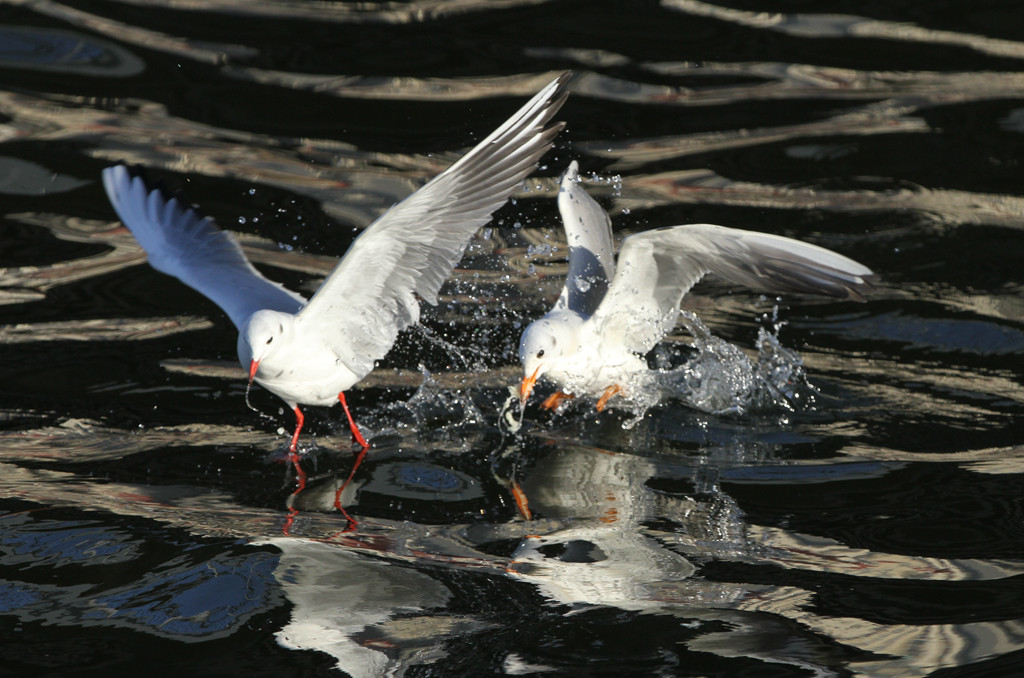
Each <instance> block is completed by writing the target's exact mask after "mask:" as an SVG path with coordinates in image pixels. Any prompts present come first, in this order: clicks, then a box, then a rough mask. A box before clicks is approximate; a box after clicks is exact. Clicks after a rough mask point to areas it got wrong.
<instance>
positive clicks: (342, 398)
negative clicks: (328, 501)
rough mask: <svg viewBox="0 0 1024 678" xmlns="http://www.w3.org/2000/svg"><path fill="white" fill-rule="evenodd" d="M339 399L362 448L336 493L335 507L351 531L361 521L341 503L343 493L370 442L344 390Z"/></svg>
mask: <svg viewBox="0 0 1024 678" xmlns="http://www.w3.org/2000/svg"><path fill="white" fill-rule="evenodd" d="M338 401H339V402H340V403H341V408H342V409H343V410H345V416H346V417H348V428H349V430H350V431H351V432H352V440H354V441H355V442H356V443H358V444H359V447H361V448H362V449H360V450H359V451H358V452H356V459H355V461H354V462H353V463H352V470H351V471H349V473H348V478H346V479H345V482H344V483H342V484H341V487H339V488H338V491H337V492H335V493H334V508H336V509H338V510H339V511H341V512H342V514H343V515H344V516H345V519H346V520H347V521H348V527H346V528H345V531H346V532H351V531H352V530H354V529H355V528H356V525H358V524H359V521H357V520H356V519H355V518H353V517H352V516H350V515H349V514H348V511H346V510H345V507H344V506H342V505H341V493H342V492H344V491H345V488H346V487H348V484H349V483H350V482H352V478H353V477H354V476H355V475H356V469H358V468H359V465H360V464H362V463H363V459H364V458H366V452H367V450H369V449H370V444H369V443H368V442H366V438H364V437H363V434H362V433H360V432H359V427H358V426H356V421H355V419H353V418H352V413H351V412H350V411H349V409H348V403H347V402H345V393H344V392H339V393H338Z"/></svg>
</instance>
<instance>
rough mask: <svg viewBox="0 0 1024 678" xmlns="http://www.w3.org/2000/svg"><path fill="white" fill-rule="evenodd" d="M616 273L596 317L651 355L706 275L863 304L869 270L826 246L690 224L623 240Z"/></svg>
mask: <svg viewBox="0 0 1024 678" xmlns="http://www.w3.org/2000/svg"><path fill="white" fill-rule="evenodd" d="M617 268H618V270H617V273H616V275H615V279H614V280H613V281H612V285H611V287H610V288H609V290H608V294H607V295H606V296H605V299H604V301H603V302H602V304H601V306H600V307H599V308H598V310H597V311H596V312H595V314H594V316H593V318H592V322H594V323H597V326H598V328H599V329H600V332H601V334H602V335H603V336H605V337H617V338H618V339H619V340H621V341H622V342H623V343H625V344H626V346H628V347H629V349H630V350H632V351H635V352H637V353H646V352H647V351H649V350H650V349H652V348H653V347H654V346H655V344H657V343H658V341H660V340H661V338H662V337H664V336H665V334H666V333H667V332H668V331H669V330H671V329H672V327H673V326H674V325H675V323H676V319H677V317H678V315H679V304H680V302H681V301H682V299H683V295H685V294H686V292H687V291H689V289H690V288H691V287H693V286H694V285H695V284H696V283H697V281H698V280H700V279H701V278H702V277H704V275H705V274H707V273H714V274H716V275H718V276H720V277H722V278H724V279H726V280H728V281H730V282H733V283H737V284H739V285H744V286H746V287H749V288H751V289H755V290H763V291H768V292H801V293H810V294H821V295H825V296H830V297H838V298H844V299H855V300H857V301H863V300H864V297H863V296H862V293H863V292H866V291H868V290H869V289H871V286H872V285H871V281H872V279H873V277H874V274H872V272H871V270H870V269H868V268H867V267H865V266H863V265H861V264H859V263H857V262H856V261H854V260H852V259H849V258H847V257H844V256H843V255H841V254H837V253H835V252H833V251H831V250H827V249H825V248H824V247H818V246H817V245H811V244H809V243H805V242H800V241H798V240H792V239H790V238H783V237H781V236H777V235H769V234H765V233H756V232H752V231H742V230H738V229H734V228H726V227H724V226H714V225H711V224H690V225H686V226H674V227H670V228H662V229H656V230H653V231H645V232H643V233H637V234H635V235H632V236H630V237H628V238H626V239H625V240H624V241H623V243H622V250H621V252H620V253H619V261H618V266H617Z"/></svg>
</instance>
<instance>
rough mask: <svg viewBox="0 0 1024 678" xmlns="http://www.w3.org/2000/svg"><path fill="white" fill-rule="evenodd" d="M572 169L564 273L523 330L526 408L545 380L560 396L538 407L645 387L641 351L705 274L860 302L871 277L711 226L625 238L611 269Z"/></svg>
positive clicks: (839, 259) (602, 223)
mask: <svg viewBox="0 0 1024 678" xmlns="http://www.w3.org/2000/svg"><path fill="white" fill-rule="evenodd" d="M577 171H578V168H577V163H576V162H575V161H573V162H572V163H571V164H570V165H569V168H568V169H567V170H566V172H565V174H564V175H563V176H562V180H561V187H560V189H559V193H558V210H559V213H560V214H561V216H562V222H563V223H564V225H565V233H566V238H567V241H568V245H569V274H568V277H567V279H566V281H565V287H564V288H563V289H562V293H561V296H559V298H558V301H557V302H556V303H555V306H554V308H552V309H551V311H550V312H548V314H547V315H545V316H544V317H543V318H540V319H539V320H536V321H534V322H532V323H530V325H529V326H528V327H527V328H526V330H525V331H524V332H523V336H522V340H521V341H520V343H519V360H520V362H521V363H522V365H523V380H522V383H521V385H520V389H519V397H520V403H521V404H522V405H525V404H526V401H527V399H528V398H529V397H530V394H531V393H532V392H533V388H534V385H535V384H536V382H537V380H538V379H539V378H541V377H546V378H547V379H549V380H551V381H552V382H554V384H555V386H556V387H557V388H558V390H557V391H556V392H555V393H554V394H552V395H551V396H550V397H549V398H548V399H547V400H545V401H544V403H543V406H544V407H545V408H547V409H554V408H556V407H557V406H558V405H559V404H560V403H561V402H562V400H564V399H565V398H571V397H574V396H589V397H596V398H598V401H597V409H598V410H599V411H600V410H603V409H604V408H605V406H606V405H607V403H608V401H609V399H610V398H612V397H613V396H615V395H616V394H621V395H622V396H624V397H626V398H627V399H628V398H630V397H631V394H630V390H631V389H637V388H642V387H643V384H644V383H645V381H644V379H643V376H644V375H646V374H647V373H648V371H649V370H648V367H647V362H646V361H645V359H644V355H645V354H647V353H648V352H649V351H650V350H651V349H652V348H654V346H655V345H656V344H657V343H658V342H659V341H661V339H662V338H663V337H664V336H665V335H666V334H667V333H668V332H669V331H670V330H671V329H672V328H673V327H674V326H675V324H676V320H677V319H678V317H679V305H680V303H681V302H682V299H683V295H685V294H686V293H687V291H689V289H690V288H691V287H693V286H694V285H695V284H696V283H697V281H698V280H700V279H701V278H703V277H704V276H705V275H706V274H708V273H714V274H717V275H718V276H720V277H722V278H724V279H726V280H728V281H730V282H734V283H738V284H740V285H745V286H747V287H750V288H752V289H758V290H765V291H771V292H805V293H814V294H822V295H827V296H832V297H839V298H846V299H855V300H858V301H863V300H864V298H863V296H862V292H866V291H867V290H868V289H870V288H871V279H872V278H873V277H874V276H873V274H872V272H871V271H870V270H869V269H868V268H867V267H865V266H862V265H861V264H859V263H857V262H856V261H853V260H852V259H849V258H847V257H844V256H843V255H841V254H836V253H835V252H832V251H831V250H827V249H825V248H823V247H818V246H816V245H810V244H807V243H804V242H800V241H798V240H792V239H790V238H783V237H781V236H777V235H767V234H764V233H756V232H752V231H742V230H739V229H735V228H726V227H724V226H714V225H712V224H687V225H684V226H671V227H667V228H659V229H655V230H651V231H644V232H642V233H637V234H634V235H631V236H629V237H628V238H626V239H624V240H623V242H622V249H621V251H620V252H619V258H618V263H616V261H615V258H614V255H613V249H612V229H611V220H610V219H609V218H608V214H607V213H606V212H605V211H604V209H602V208H601V206H600V205H598V204H597V202H596V201H595V200H594V199H593V198H591V197H590V196H589V195H587V193H586V192H585V191H584V190H583V188H582V187H581V186H580V185H579V178H578V175H577Z"/></svg>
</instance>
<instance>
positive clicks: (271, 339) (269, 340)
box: [267, 337, 274, 346]
mask: <svg viewBox="0 0 1024 678" xmlns="http://www.w3.org/2000/svg"><path fill="white" fill-rule="evenodd" d="M273 340H274V338H273V337H271V338H270V339H267V345H268V346H269V345H270V342H272V341H273Z"/></svg>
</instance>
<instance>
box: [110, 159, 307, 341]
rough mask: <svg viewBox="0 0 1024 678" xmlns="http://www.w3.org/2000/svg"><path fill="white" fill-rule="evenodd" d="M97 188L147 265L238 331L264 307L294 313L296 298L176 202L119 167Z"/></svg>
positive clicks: (206, 219)
mask: <svg viewBox="0 0 1024 678" xmlns="http://www.w3.org/2000/svg"><path fill="white" fill-rule="evenodd" d="M103 187H104V188H105V189H106V191H107V197H109V198H110V203H111V204H112V205H113V206H114V210H116V211H117V215H118V216H119V217H121V221H122V222H123V223H124V225H125V226H127V227H128V230H130V231H131V232H132V235H134V236H135V240H137V241H138V243H139V244H140V245H141V246H142V249H144V250H146V255H147V257H148V258H149V263H150V265H151V266H152V267H153V268H155V269H156V270H158V271H161V272H163V273H166V274H168V275H173V276H174V277H175V278H177V279H178V280H180V281H181V282H183V283H185V284H186V285H188V286H189V287H191V288H192V289H194V290H196V291H198V292H199V293H201V294H202V295H203V296H205V297H207V298H209V299H210V300H211V301H213V302H214V303H215V304H217V305H218V306H220V307H221V308H222V309H223V310H224V312H225V313H227V314H228V316H229V317H230V318H231V322H233V323H234V324H235V327H237V328H239V329H241V328H242V326H243V325H244V324H245V321H246V320H247V319H248V317H249V316H250V315H252V314H253V313H255V312H256V311H258V310H260V309H264V308H268V309H273V310H276V311H285V312H287V313H296V312H297V311H298V310H299V309H300V308H302V305H303V304H305V303H306V300H305V299H303V298H302V297H301V296H299V295H298V294H295V293H294V292H291V291H289V290H287V289H285V288H284V287H282V286H281V285H279V284H277V283H274V282H271V281H269V280H267V279H266V278H264V277H263V275H262V274H260V272H259V271H257V270H256V269H255V268H254V267H253V265H252V264H251V263H249V260H248V259H246V258H245V254H243V253H242V248H241V247H239V245H238V242H237V241H236V240H235V238H234V236H232V235H231V234H230V233H228V232H227V231H222V230H220V229H219V228H217V225H216V224H215V223H214V222H213V220H212V219H210V218H209V217H204V216H202V215H200V214H199V213H198V212H196V210H195V209H193V208H192V207H189V206H186V205H183V204H182V203H181V201H180V200H179V199H178V198H174V197H170V196H168V195H166V194H165V193H164V192H163V191H162V190H160V189H158V188H151V187H149V186H147V185H146V183H145V181H143V179H142V177H139V176H133V175H132V173H131V172H129V170H128V168H127V167H125V166H124V165H115V166H113V167H108V168H106V169H105V170H103Z"/></svg>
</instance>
